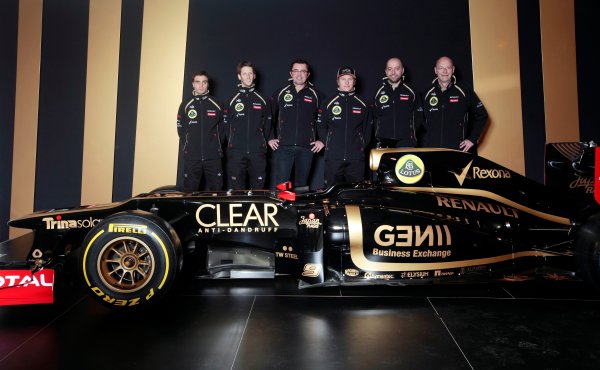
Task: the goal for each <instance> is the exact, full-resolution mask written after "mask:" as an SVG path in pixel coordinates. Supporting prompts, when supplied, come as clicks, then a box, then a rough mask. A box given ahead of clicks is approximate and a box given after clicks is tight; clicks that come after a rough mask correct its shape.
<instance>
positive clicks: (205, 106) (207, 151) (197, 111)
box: [177, 71, 223, 191]
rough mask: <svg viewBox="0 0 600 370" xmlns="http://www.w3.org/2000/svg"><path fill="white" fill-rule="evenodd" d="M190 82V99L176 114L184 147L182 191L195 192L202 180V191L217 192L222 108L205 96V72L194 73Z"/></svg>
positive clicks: (220, 183)
mask: <svg viewBox="0 0 600 370" xmlns="http://www.w3.org/2000/svg"><path fill="white" fill-rule="evenodd" d="M192 81H193V82H192V84H193V87H194V91H193V92H192V95H193V96H192V97H191V98H189V99H186V100H184V101H183V102H182V103H181V105H180V106H179V111H178V113H177V133H178V134H179V139H180V140H182V141H183V143H184V144H183V153H184V163H183V171H184V175H183V186H184V188H185V190H186V191H197V190H199V188H200V183H201V181H202V178H203V177H204V189H206V190H221V189H222V188H223V169H222V165H221V158H222V157H223V153H222V150H221V143H222V141H221V140H222V138H223V131H222V130H223V125H222V121H223V112H222V108H221V106H220V105H219V104H218V103H217V102H216V101H215V100H214V98H213V97H212V96H210V95H209V90H208V84H209V83H208V74H207V73H206V72H205V71H201V72H198V73H195V74H194V76H193V77H192Z"/></svg>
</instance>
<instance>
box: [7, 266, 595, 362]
mask: <svg viewBox="0 0 600 370" xmlns="http://www.w3.org/2000/svg"><path fill="white" fill-rule="evenodd" d="M599 368H600V294H598V293H596V292H593V291H590V290H589V289H588V288H587V287H585V286H584V285H583V283H581V282H576V281H534V282H520V283H502V284H479V285H451V286H442V285H435V286H424V287H353V288H350V287H341V288H321V289H317V290H311V289H303V290H298V289H297V288H296V283H295V282H294V281H293V280H292V279H290V278H285V277H284V278H277V279H276V280H275V281H273V280H255V281H239V280H238V281H236V280H229V281H227V280H221V281H206V280H195V281H192V282H190V283H187V284H186V285H185V286H182V287H180V288H179V289H178V290H177V292H175V294H173V295H171V296H170V297H168V299H167V302H166V303H165V304H162V305H160V306H157V307H153V308H152V309H148V310H144V311H140V312H135V313H118V312H113V311H111V310H109V309H106V308H104V307H102V306H100V305H98V304H97V303H96V302H95V301H93V300H92V299H91V298H90V297H88V296H87V295H85V294H83V293H81V292H80V291H79V289H77V288H73V290H72V291H71V292H69V293H68V294H66V295H65V297H62V298H61V299H60V300H59V302H57V303H56V304H55V305H43V306H24V307H0V369H2V370H13V369H43V370H49V369H86V370H92V369H110V370H117V369H144V370H151V369H169V370H180V369H181V370H183V369H286V370H287V369H310V370H314V369H420V370H425V369H599Z"/></svg>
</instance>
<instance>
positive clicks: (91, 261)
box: [78, 211, 181, 308]
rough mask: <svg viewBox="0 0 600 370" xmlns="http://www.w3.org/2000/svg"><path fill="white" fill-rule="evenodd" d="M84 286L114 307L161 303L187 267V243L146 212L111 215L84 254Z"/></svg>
mask: <svg viewBox="0 0 600 370" xmlns="http://www.w3.org/2000/svg"><path fill="white" fill-rule="evenodd" d="M78 265H79V268H80V275H81V277H82V279H83V286H84V287H85V288H86V289H87V290H88V292H89V293H90V294H91V296H92V297H94V298H95V299H96V300H97V301H98V302H100V303H101V304H103V305H105V306H109V307H111V308H132V307H142V306H146V305H149V304H152V303H157V302H159V301H160V300H161V298H163V297H164V296H165V295H166V294H167V292H168V291H169V288H170V287H171V285H172V284H173V281H174V280H175V277H176V275H177V273H178V271H179V270H180V267H181V244H180V242H179V238H178V237H177V234H176V233H175V231H174V230H173V229H172V228H171V226H170V225H169V224H168V223H167V222H165V221H164V220H162V219H161V218H159V217H157V216H155V215H153V214H151V213H148V212H143V211H128V212H123V213H118V214H115V215H112V216H109V217H107V218H106V219H104V220H103V221H102V222H100V223H99V224H98V225H96V226H95V227H94V228H93V229H92V230H91V231H90V232H89V233H88V235H87V237H86V238H85V240H84V242H83V244H82V247H81V253H80V255H79V264H78Z"/></svg>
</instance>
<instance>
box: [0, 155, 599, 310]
mask: <svg viewBox="0 0 600 370" xmlns="http://www.w3.org/2000/svg"><path fill="white" fill-rule="evenodd" d="M596 152H597V149H596V145H595V144H594V143H560V144H549V145H548V146H547V148H546V179H547V181H546V182H547V185H546V186H544V185H541V184H539V183H536V182H534V181H531V180H529V179H527V178H525V177H523V176H521V175H519V174H517V173H515V172H513V171H511V170H509V169H507V168H505V167H502V166H500V165H498V164H496V163H493V162H491V161H489V160H486V159H484V158H482V157H478V156H474V155H471V154H468V153H463V152H459V151H454V150H448V149H380V150H373V151H372V152H371V154H370V168H371V170H372V171H374V172H375V174H376V180H374V181H372V182H371V181H366V182H362V183H357V184H340V185H335V186H333V187H330V188H328V189H327V190H325V191H321V192H306V193H304V194H300V193H298V192H295V191H294V190H293V189H291V188H290V184H282V185H280V186H279V187H278V190H277V191H268V190H261V191H257V190H253V191H228V192H225V191H222V192H194V193H184V192H179V191H176V190H173V189H171V188H163V189H157V190H155V191H152V192H150V193H147V194H140V195H138V196H136V197H134V198H132V199H130V200H127V201H124V202H120V203H113V204H109V205H102V206H82V207H77V208H70V209H55V210H51V211H45V212H37V213H33V214H31V215H28V216H25V217H22V218H18V219H13V220H11V221H10V222H9V225H10V226H13V227H19V228H27V229H32V230H33V233H31V234H28V235H26V236H23V237H21V238H17V239H14V240H9V241H7V242H4V243H2V244H1V245H0V301H1V303H2V304H32V303H51V302H52V299H53V298H52V290H53V286H54V284H55V283H54V281H55V280H54V272H55V271H62V270H63V265H64V264H65V263H66V262H67V261H69V260H70V259H73V260H74V261H76V262H75V263H76V264H77V271H78V275H79V277H80V280H81V282H82V283H83V286H84V287H86V289H87V291H88V292H89V293H90V294H91V295H92V296H93V297H94V298H96V299H97V300H98V301H99V302H101V303H102V304H105V305H108V306H110V307H119V308H125V307H135V306H143V305H147V304H151V303H153V302H157V301H159V300H161V298H164V296H165V294H166V293H167V292H168V291H169V288H170V287H171V286H172V284H173V282H174V280H175V279H176V277H178V275H181V271H182V266H183V264H184V263H185V264H186V265H188V264H189V263H191V261H195V264H194V265H195V266H196V269H195V270H194V273H195V274H196V276H199V277H204V278H215V279H220V278H274V277H275V276H277V275H280V274H286V275H290V274H291V275H293V276H295V277H297V278H298V280H299V286H300V287H301V288H303V287H314V286H330V285H352V284H357V285H358V284H390V285H393V284H396V285H408V284H423V283H431V282H438V283H439V282H468V281H473V280H477V281H481V280H489V279H507V278H510V277H512V276H516V275H519V276H523V275H527V274H530V275H531V274H536V272H539V271H545V272H549V271H550V272H554V273H558V274H562V275H560V276H573V277H574V276H580V277H582V278H584V279H586V280H587V281H588V282H590V283H591V284H592V285H594V286H597V287H598V286H600V207H599V206H598V204H597V202H595V201H594V183H596V188H598V183H597V180H598V173H596V174H594V171H595V168H597V167H599V166H596V165H595V156H596V157H598V155H597V154H595V153H596ZM576 274H577V275H576ZM57 281H58V280H57Z"/></svg>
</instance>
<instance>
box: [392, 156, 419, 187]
mask: <svg viewBox="0 0 600 370" xmlns="http://www.w3.org/2000/svg"><path fill="white" fill-rule="evenodd" d="M424 172H425V164H424V163H423V161H422V160H421V158H419V157H417V156H416V155H414V154H407V155H404V156H402V157H401V158H400V159H399V160H398V162H396V176H398V180H400V181H402V182H403V183H405V184H414V183H417V182H419V180H421V178H422V177H423V174H424Z"/></svg>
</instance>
